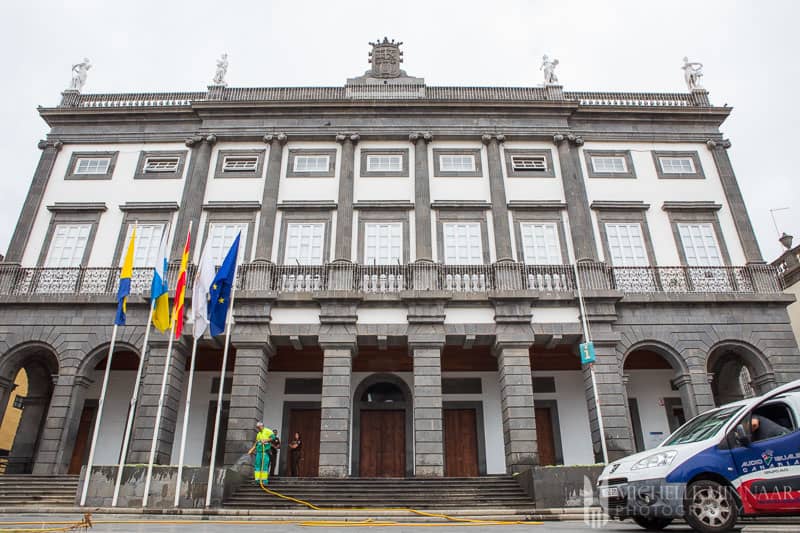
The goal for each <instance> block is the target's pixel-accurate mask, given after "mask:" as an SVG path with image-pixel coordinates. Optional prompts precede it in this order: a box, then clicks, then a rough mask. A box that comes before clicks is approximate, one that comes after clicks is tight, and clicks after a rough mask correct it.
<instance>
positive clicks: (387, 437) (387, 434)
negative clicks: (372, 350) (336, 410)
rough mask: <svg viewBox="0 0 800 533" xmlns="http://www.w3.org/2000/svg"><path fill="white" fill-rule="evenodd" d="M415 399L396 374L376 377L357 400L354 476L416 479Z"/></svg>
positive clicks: (367, 381)
mask: <svg viewBox="0 0 800 533" xmlns="http://www.w3.org/2000/svg"><path fill="white" fill-rule="evenodd" d="M412 408H413V404H412V398H411V391H410V390H409V388H408V385H406V383H405V381H403V380H402V379H401V378H399V377H397V376H395V375H394V374H374V375H372V376H370V377H368V378H366V379H364V381H362V382H361V384H359V386H358V387H357V388H356V392H355V395H354V396H353V474H354V475H356V476H358V477H406V476H412V475H413V459H412V458H413V455H412V452H413V449H412V446H413V444H412V440H411V437H412V429H411V424H412Z"/></svg>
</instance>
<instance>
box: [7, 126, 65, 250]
mask: <svg viewBox="0 0 800 533" xmlns="http://www.w3.org/2000/svg"><path fill="white" fill-rule="evenodd" d="M61 146H62V144H61V141H39V149H40V150H41V151H42V155H41V156H40V157H39V164H38V165H36V172H34V174H33V180H32V181H31V186H30V188H29V189H28V195H27V196H26V197H25V203H24V204H22V212H21V213H20V215H19V219H18V220H17V227H16V228H15V229H14V235H12V236H11V242H9V244H8V251H7V252H6V258H5V260H6V262H9V263H19V262H21V261H22V255H23V254H24V253H25V247H26V246H27V244H28V238H29V237H30V234H31V231H32V230H33V223H34V222H35V221H36V214H37V213H38V212H39V207H41V205H42V198H43V197H44V191H45V189H46V188H47V182H48V181H49V180H50V174H51V173H52V172H53V165H55V163H56V157H57V156H58V151H59V150H61Z"/></svg>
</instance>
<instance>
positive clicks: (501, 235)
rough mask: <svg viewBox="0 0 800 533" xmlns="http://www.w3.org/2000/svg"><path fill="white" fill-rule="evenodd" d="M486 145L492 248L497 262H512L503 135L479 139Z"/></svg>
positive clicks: (484, 136) (486, 135) (487, 135)
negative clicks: (492, 230) (503, 157)
mask: <svg viewBox="0 0 800 533" xmlns="http://www.w3.org/2000/svg"><path fill="white" fill-rule="evenodd" d="M481 141H482V142H483V143H484V144H485V145H486V151H487V155H488V159H489V191H490V194H491V199H492V222H493V226H494V246H495V250H496V252H497V260H498V261H503V260H507V261H510V260H513V259H514V256H513V254H512V252H511V228H510V226H509V224H508V201H507V200H506V184H505V180H504V179H503V166H502V165H503V160H502V158H501V157H500V143H501V142H504V141H505V135H489V134H488V133H487V134H485V135H483V137H481Z"/></svg>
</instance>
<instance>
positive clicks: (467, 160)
mask: <svg viewBox="0 0 800 533" xmlns="http://www.w3.org/2000/svg"><path fill="white" fill-rule="evenodd" d="M439 169H440V170H441V171H442V172H474V171H475V156H474V155H472V154H441V155H439Z"/></svg>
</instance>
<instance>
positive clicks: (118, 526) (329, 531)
mask: <svg viewBox="0 0 800 533" xmlns="http://www.w3.org/2000/svg"><path fill="white" fill-rule="evenodd" d="M79 519H80V517H79V516H77V515H63V516H56V515H33V514H31V515H13V516H10V515H0V533H1V532H2V531H3V529H11V528H23V527H24V528H31V529H35V528H41V529H44V530H45V531H46V530H47V529H48V528H54V527H59V526H63V525H65V524H66V523H70V522H75V521H77V520H79ZM125 521H129V522H127V523H125ZM137 521H141V518H140V517H131V516H130V515H128V516H110V515H103V516H96V517H95V526H94V527H93V528H92V529H91V533H104V532H115V533H122V532H125V533H138V532H145V533H220V532H223V531H224V532H226V533H251V532H255V531H259V532H264V531H279V532H281V533H283V532H286V533H300V532H303V533H309V532H312V531H313V532H315V533H334V532H335V533H342V532H344V531H346V530H351V531H352V530H353V529H355V528H352V527H351V526H350V527H348V526H338V527H336V526H322V527H313V528H311V527H307V526H302V525H297V524H266V523H251V524H247V523H241V522H237V523H232V522H229V521H228V522H223V521H203V522H201V523H198V522H195V521H186V522H184V523H178V524H166V523H159V521H158V520H157V519H153V520H147V523H134V522H137ZM12 522H17V523H18V524H19V523H20V522H28V523H29V524H26V525H24V526H23V525H12V524H11V523H12ZM54 522H60V524H55V523H54ZM113 522H117V523H113ZM48 523H50V524H48ZM432 531H441V532H442V533H445V532H447V533H477V532H487V533H546V532H550V531H556V532H558V533H578V532H584V533H585V532H589V531H604V532H608V533H613V532H627V531H643V530H642V529H640V528H639V527H637V526H636V525H634V524H633V523H631V522H625V523H619V522H609V523H607V524H605V525H603V526H602V527H599V528H592V527H589V526H588V525H586V524H584V523H583V522H545V523H543V524H541V525H535V524H525V525H513V526H462V525H453V526H448V527H444V528H443V527H441V526H439V527H437V528H436V529H435V530H432V529H431V528H430V527H425V526H415V525H413V524H408V525H403V526H394V527H380V526H375V527H369V528H364V532H365V533H367V532H369V533H430V532H432ZM667 531H675V532H686V533H688V532H690V531H691V529H690V528H688V527H687V526H682V525H679V526H673V527H670V528H669V529H668V530H667ZM741 531H742V533H762V532H764V533H766V532H769V533H780V532H786V533H789V532H796V531H797V526H788V525H767V524H764V525H761V526H753V525H748V526H747V527H745V528H744V529H743V530H741Z"/></svg>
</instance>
